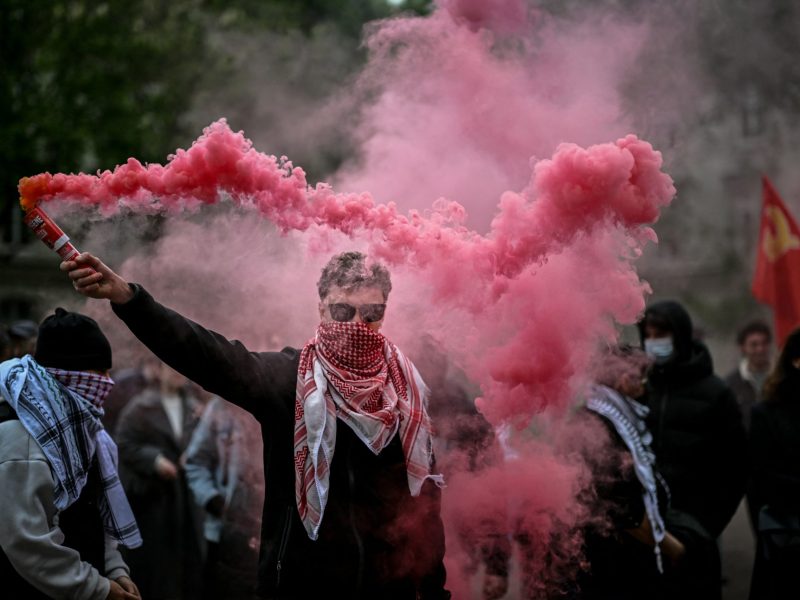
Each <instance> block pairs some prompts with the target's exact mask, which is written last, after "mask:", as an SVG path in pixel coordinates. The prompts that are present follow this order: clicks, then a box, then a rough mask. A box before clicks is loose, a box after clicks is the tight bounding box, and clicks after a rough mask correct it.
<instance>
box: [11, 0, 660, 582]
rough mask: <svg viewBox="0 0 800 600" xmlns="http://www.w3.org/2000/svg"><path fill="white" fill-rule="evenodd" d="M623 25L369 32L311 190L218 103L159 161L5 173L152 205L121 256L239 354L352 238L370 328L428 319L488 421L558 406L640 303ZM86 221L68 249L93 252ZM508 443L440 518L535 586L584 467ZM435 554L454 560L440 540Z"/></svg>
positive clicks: (60, 189)
mask: <svg viewBox="0 0 800 600" xmlns="http://www.w3.org/2000/svg"><path fill="white" fill-rule="evenodd" d="M574 27H578V26H574ZM608 35H613V36H614V37H615V39H616V40H617V41H618V42H619V43H617V44H615V45H614V47H613V49H609V45H607V44H606V37H607V36H608ZM577 40H580V41H579V42H578V41H577ZM642 40H643V32H642V29H641V27H634V26H623V25H613V24H608V27H607V28H605V29H602V30H599V29H594V28H589V27H586V28H585V29H581V31H580V32H577V33H576V31H575V30H574V29H571V30H570V31H565V30H564V28H563V27H561V26H559V25H558V24H555V23H551V22H548V21H547V20H546V19H544V18H543V17H542V16H541V15H539V14H538V13H537V12H536V11H533V10H532V9H530V8H529V7H528V6H527V5H526V4H525V3H523V2H521V1H510V0H509V1H501V0H495V1H493V2H468V1H461V2H459V1H456V0H448V1H443V2H441V5H440V6H439V8H438V9H437V10H436V11H435V12H434V13H433V14H432V15H431V16H430V17H427V18H412V17H408V18H399V19H394V20H389V21H386V22H381V23H378V24H375V25H374V27H373V28H372V30H371V32H370V34H369V36H368V38H367V46H368V49H369V51H370V57H371V59H370V62H369V64H368V65H367V67H366V69H365V71H364V73H363V74H362V77H361V78H360V80H359V86H361V88H362V89H365V90H366V89H369V90H371V92H372V93H374V94H375V96H374V99H373V101H372V103H371V104H370V105H369V106H367V107H366V108H364V109H363V110H364V113H363V117H364V118H363V121H362V129H360V130H359V131H357V132H356V133H355V138H356V139H357V140H359V141H360V142H361V156H360V160H358V161H355V160H354V161H353V162H351V163H349V164H348V165H346V166H345V168H344V169H343V170H341V171H340V172H339V173H338V174H337V176H336V177H335V178H334V180H333V182H334V183H333V187H332V186H331V185H327V184H318V185H315V186H310V185H309V184H308V182H307V180H306V176H305V173H304V172H303V170H302V168H301V166H296V165H293V164H292V163H291V162H289V161H288V160H286V159H283V158H276V157H275V156H271V155H267V154H262V153H261V152H258V151H257V150H256V149H255V148H253V146H252V144H251V143H250V142H249V141H248V140H247V138H246V137H245V136H244V135H243V134H242V133H236V132H234V131H232V130H231V129H230V128H229V127H228V125H227V124H226V122H225V121H218V122H216V123H213V124H212V125H211V126H209V127H208V128H207V129H206V130H205V132H204V134H203V135H202V136H201V137H200V138H199V139H198V140H197V141H196V142H195V143H194V144H193V145H192V147H191V148H189V149H188V150H185V151H183V150H179V151H178V152H177V153H176V154H175V155H174V156H173V157H171V158H170V160H169V161H168V162H167V163H166V164H164V165H163V166H162V165H156V164H151V165H142V164H141V163H139V162H138V161H136V160H135V159H130V160H129V161H128V163H126V164H124V165H121V166H119V167H117V168H116V169H114V170H113V171H106V172H103V173H100V174H98V175H85V174H80V175H62V174H58V175H54V176H50V175H48V174H44V175H38V176H35V177H33V178H31V179H28V180H26V181H23V182H22V183H21V186H20V191H21V193H22V195H23V196H24V197H25V198H26V199H27V200H29V201H35V200H39V201H43V202H51V201H52V202H55V201H57V203H58V204H59V206H60V208H59V209H58V210H59V211H60V212H61V214H66V213H68V212H69V211H71V210H74V208H75V205H76V204H78V205H84V206H88V207H91V208H92V209H94V208H96V209H97V211H96V215H95V216H94V217H93V218H96V219H99V218H113V222H115V223H116V222H120V221H124V218H125V217H126V216H128V215H131V214H136V213H145V214H152V213H156V212H165V213H166V214H167V224H166V226H165V234H164V236H163V237H162V239H161V240H160V241H159V242H158V244H157V245H156V247H155V249H154V252H155V254H154V255H153V254H148V255H146V256H145V255H136V254H135V253H134V254H132V255H131V256H130V257H129V258H128V260H127V262H126V264H125V265H124V266H123V268H122V269H121V270H122V272H123V273H124V274H126V275H127V276H128V277H129V278H130V277H134V278H141V280H142V282H143V283H145V284H146V285H147V286H148V288H149V289H151V290H152V291H153V292H154V293H155V294H156V295H157V297H158V296H159V294H161V296H160V298H161V299H162V300H163V301H165V302H166V303H168V304H172V305H173V306H175V308H178V309H179V310H182V311H184V312H185V313H187V314H188V315H189V316H192V317H194V318H197V319H198V320H201V322H203V323H205V324H208V325H210V326H212V327H213V328H216V329H218V330H220V331H222V332H223V333H225V334H226V335H229V336H232V337H233V336H238V337H241V338H242V339H244V341H245V342H247V343H250V344H256V345H257V346H256V347H254V349H262V348H263V349H266V347H265V344H267V345H277V344H291V345H293V346H297V347H299V346H301V345H302V343H303V342H304V341H305V339H306V338H307V337H308V336H310V335H311V334H312V332H313V330H314V319H315V314H314V310H315V304H316V299H315V298H314V289H313V283H314V282H315V281H316V278H317V276H318V272H319V266H320V265H321V264H322V263H323V262H324V261H325V260H326V259H327V256H328V255H329V254H330V253H331V252H332V251H335V250H339V249H345V248H352V247H357V248H360V249H364V250H366V251H367V252H368V253H369V254H370V255H371V256H373V257H374V258H377V259H380V260H383V261H385V262H386V263H387V264H388V265H389V266H390V269H391V270H392V274H393V276H394V278H395V283H394V289H395V291H394V292H392V297H391V298H390V303H389V309H388V317H387V325H386V333H387V336H388V337H390V338H392V339H393V340H395V341H396V342H397V343H398V345H399V346H401V347H402V346H403V344H404V343H405V342H408V343H412V342H413V341H414V340H417V339H418V338H419V337H420V336H421V335H422V334H423V333H427V334H430V335H431V336H432V337H433V338H435V339H436V340H438V342H439V343H440V345H441V348H442V350H443V351H444V352H445V354H446V355H447V357H448V359H449V360H451V361H452V362H453V363H454V364H457V365H458V366H460V367H461V368H462V369H463V370H464V372H465V373H466V374H467V376H468V378H469V379H470V380H471V381H473V382H474V383H476V384H477V385H478V386H480V398H479V399H478V401H477V405H478V407H479V409H480V410H481V412H482V413H483V414H484V415H485V416H486V418H487V419H488V420H489V421H490V423H491V424H492V425H493V426H495V427H496V428H501V427H506V426H515V427H524V426H526V425H527V424H528V423H529V422H530V420H531V418H532V417H533V416H534V415H536V414H537V413H540V412H542V411H545V412H547V413H550V414H552V415H555V416H558V415H560V414H561V413H563V412H564V410H565V409H566V408H567V407H568V406H569V404H570V403H571V402H572V401H573V400H574V398H575V396H576V394H578V393H579V392H580V390H581V389H582V387H583V385H584V384H585V383H586V377H587V376H588V374H589V373H590V371H591V369H590V367H591V365H592V364H593V360H594V357H595V356H596V354H597V351H598V349H599V348H602V347H604V346H606V345H608V344H613V343H614V342H615V341H616V339H617V336H618V327H619V325H623V324H630V323H633V322H634V321H635V320H636V318H637V317H638V316H639V315H640V314H641V312H642V310H643V308H644V300H645V295H646V294H647V293H648V291H649V288H648V285H647V284H646V283H645V282H643V281H641V280H640V279H639V277H638V275H637V272H636V268H635V266H634V263H635V260H636V259H637V258H638V257H639V256H640V255H641V253H642V252H643V251H644V249H645V247H646V246H647V245H648V243H649V242H651V241H655V234H654V232H653V230H652V229H651V228H650V225H652V224H653V223H655V222H656V221H657V220H658V218H659V215H660V212H661V210H662V209H664V208H665V207H666V206H668V205H669V203H670V202H671V200H672V198H673V196H674V194H675V189H674V187H673V185H672V180H671V179H670V177H669V176H668V175H666V174H665V173H664V172H663V171H662V159H661V155H660V154H659V153H658V152H656V151H655V150H653V148H652V147H651V146H650V145H649V144H648V143H647V142H645V141H643V140H640V139H638V138H637V137H635V136H634V135H626V134H628V133H629V130H628V125H627V124H625V123H624V122H623V120H622V118H621V111H620V103H619V100H618V98H617V96H616V86H617V85H618V84H619V78H620V74H621V73H622V71H623V70H624V69H625V68H626V67H627V66H629V65H630V64H631V61H633V59H634V58H635V56H636V53H637V51H638V49H639V48H640V46H641V44H642ZM266 149H267V150H269V148H266ZM544 156H550V157H551V158H547V159H541V157H544ZM537 157H538V158H537ZM343 190H344V191H343ZM210 205H219V206H217V207H215V208H210ZM182 211H188V212H189V213H190V214H191V218H190V220H189V221H187V220H185V219H183V218H182V217H181V215H180V214H179V213H181V212H182ZM204 215H207V216H204ZM257 215H258V216H261V217H263V218H264V219H265V221H259V220H257V219H256V216H257ZM267 221H268V222H270V223H272V224H274V226H275V228H276V229H277V230H279V231H280V232H282V233H283V237H279V236H278V235H277V233H276V231H275V229H273V228H272V226H271V225H270V224H269V223H267ZM68 224H69V219H68V218H67V219H65V226H66V225H68ZM123 226H124V225H123ZM103 227H104V226H103V224H102V223H101V224H99V225H98V229H97V230H98V231H100V230H101V229H102V228H103ZM112 229H113V228H112ZM104 231H106V232H108V228H106V229H104ZM265 232H266V233H265ZM103 237H104V236H101V235H99V234H97V235H90V236H89V240H88V243H86V242H84V244H83V246H84V248H85V249H86V250H89V251H91V252H94V253H96V254H98V255H100V256H103V253H104V251H105V248H106V247H107V246H108V245H109V244H110V243H111V238H110V237H109V239H107V240H103V239H102V238H103ZM287 322H288V324H287ZM432 401H433V402H435V401H436V399H435V398H434V399H433V400H432ZM514 450H515V454H516V457H509V458H508V459H507V460H506V462H505V464H504V465H502V466H495V467H493V468H492V469H490V471H489V472H486V473H483V474H481V475H480V476H479V477H480V478H481V479H480V485H478V484H476V482H475V481H474V476H472V475H469V474H466V473H465V474H459V473H457V474H455V475H454V476H453V477H452V478H451V479H452V480H451V486H452V488H451V489H452V491H453V493H452V494H451V496H450V497H451V498H452V500H448V499H447V497H446V498H445V505H446V507H445V508H446V515H447V517H448V519H449V521H448V525H449V526H451V527H455V526H454V525H452V524H453V523H458V524H459V525H458V526H459V527H465V526H466V527H469V526H473V525H474V526H475V527H478V524H477V523H475V524H470V520H471V519H472V518H473V516H474V515H478V514H482V515H495V517H494V518H490V519H489V523H490V525H488V526H489V527H490V528H494V529H496V530H497V532H498V533H504V532H508V531H510V530H512V529H514V530H515V532H516V534H517V537H518V538H520V539H529V540H533V544H532V545H529V546H528V548H527V550H526V551H525V552H521V553H520V556H519V557H518V558H519V562H520V567H521V569H522V570H523V571H527V572H528V573H529V575H531V579H533V580H538V581H539V582H540V585H541V587H542V589H541V590H539V592H537V593H544V591H543V590H544V589H545V588H546V587H547V586H550V585H552V586H558V585H559V578H560V577H562V576H563V577H568V574H567V573H566V572H562V569H567V568H568V567H569V566H570V565H573V564H576V563H577V561H576V560H575V559H576V558H577V555H578V553H579V548H580V540H579V539H578V538H577V537H576V533H575V531H576V528H577V527H578V526H579V525H580V524H581V523H582V522H584V521H585V520H586V519H588V518H590V515H588V514H587V512H586V509H585V507H584V506H583V505H582V504H581V502H580V501H579V500H578V498H579V497H580V496H581V494H580V492H581V490H582V489H583V487H584V486H585V485H586V481H585V473H584V472H583V468H582V466H581V464H580V462H579V461H575V460H572V459H570V460H567V459H565V458H563V457H562V456H561V455H560V454H557V452H556V450H555V449H554V448H553V447H552V446H550V445H548V444H546V443H544V442H541V441H539V442H536V443H530V442H520V443H519V444H517V445H516V446H515V448H514ZM482 490H483V491H482ZM488 490H491V491H492V493H490V494H488V493H487V491H488ZM465 523H466V525H465ZM481 526H482V527H486V526H487V525H486V522H485V521H484V522H483V523H482V524H481ZM450 531H451V530H450V529H449V530H448V535H449V534H450ZM448 548H449V549H450V550H449V551H450V555H449V556H448V560H449V561H450V563H451V567H452V570H451V572H453V573H457V572H458V563H459V561H460V560H462V559H463V558H464V557H463V556H462V552H461V549H460V548H459V543H458V538H457V536H455V535H452V536H450V538H449V539H448ZM546 556H548V557H549V558H547V559H546V558H545V557H546ZM553 557H557V558H553ZM459 585H462V584H458V583H454V584H452V587H453V588H454V591H455V592H456V594H457V596H456V597H464V596H466V595H467V594H468V593H469V591H468V590H467V589H458V586H459Z"/></svg>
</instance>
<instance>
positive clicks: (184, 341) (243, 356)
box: [111, 284, 277, 418]
mask: <svg viewBox="0 0 800 600" xmlns="http://www.w3.org/2000/svg"><path fill="white" fill-rule="evenodd" d="M131 288H132V289H133V291H134V296H133V298H132V299H131V300H130V301H129V302H126V303H125V304H113V303H112V305H111V307H112V309H113V310H114V312H115V313H116V315H117V316H118V317H119V318H120V319H122V321H123V322H124V323H125V324H126V325H127V326H128V328H129V329H130V330H131V332H132V333H133V334H134V335H135V336H136V337H137V338H138V339H139V340H140V341H141V342H142V343H143V344H144V345H145V346H147V347H148V348H149V349H150V350H151V351H152V352H153V354H155V355H156V356H158V357H159V358H160V359H161V360H163V361H164V362H165V363H167V364H168V365H169V366H171V367H172V368H173V369H175V370H176V371H178V372H180V373H181V374H183V375H185V376H186V377H188V378H189V379H191V380H192V381H194V382H195V383H198V384H199V385H201V386H202V387H203V388H205V389H206V390H208V391H209V392H211V393H212V394H216V395H218V396H220V397H222V398H225V399H226V400H229V401H230V402H233V403H234V404H237V405H239V406H241V407H242V408H244V409H245V410H247V411H249V412H251V413H253V414H254V415H255V416H256V418H259V415H260V413H261V411H262V410H263V408H264V407H263V402H264V401H269V400H270V399H271V400H273V401H277V400H276V398H275V394H274V393H272V394H270V391H271V390H275V389H276V386H275V381H274V379H275V377H276V374H275V373H274V372H273V370H271V369H270V366H269V361H265V360H263V359H261V355H259V354H258V353H255V352H250V351H249V350H248V349H247V348H245V347H244V345H243V344H242V343H241V342H239V341H230V340H228V339H227V338H225V337H224V336H222V335H220V334H218V333H215V332H214V331H211V330H208V329H206V328H204V327H203V326H201V325H199V324H197V323H195V322H194V321H191V320H190V319H187V318H186V317H184V316H183V315H180V314H178V313H177V312H175V311H174V310H171V309H169V308H167V307H165V306H163V305H161V304H159V303H158V302H156V301H155V300H154V299H153V297H152V296H151V295H150V294H148V293H147V291H146V290H145V289H144V288H142V287H141V286H139V285H136V284H131ZM255 399H258V400H259V405H256V403H255Z"/></svg>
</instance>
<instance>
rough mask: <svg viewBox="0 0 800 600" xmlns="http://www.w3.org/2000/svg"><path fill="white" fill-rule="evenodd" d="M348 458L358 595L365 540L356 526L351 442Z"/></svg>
mask: <svg viewBox="0 0 800 600" xmlns="http://www.w3.org/2000/svg"><path fill="white" fill-rule="evenodd" d="M347 454H348V457H347V458H348V460H347V479H348V482H349V484H350V511H349V512H350V527H351V528H352V530H353V537H354V538H355V540H356V547H357V548H358V576H357V577H356V595H358V594H360V593H361V586H362V585H363V578H364V542H363V541H362V539H361V536H360V535H359V533H358V528H357V527H356V518H355V517H356V515H355V506H354V504H355V503H354V499H355V483H356V474H355V472H354V471H353V444H352V443H351V444H350V448H348V452H347Z"/></svg>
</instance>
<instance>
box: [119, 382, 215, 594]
mask: <svg viewBox="0 0 800 600" xmlns="http://www.w3.org/2000/svg"><path fill="white" fill-rule="evenodd" d="M182 403H183V424H182V429H183V432H182V435H181V438H180V439H176V437H175V434H174V433H173V430H172V426H171V425H170V423H169V419H168V417H167V413H166V411H165V410H164V407H163V404H162V403H161V394H160V392H159V391H158V390H157V389H149V390H145V391H144V392H142V393H141V394H139V395H138V396H136V397H134V398H132V399H131V400H130V402H128V403H127V405H126V406H125V408H124V409H123V410H122V412H121V413H120V416H119V419H118V421H117V435H116V438H117V444H118V445H119V475H120V479H121V481H122V485H123V486H124V488H125V493H126V494H127V496H128V500H129V501H130V504H131V508H132V509H133V514H134V516H135V517H136V522H137V523H138V524H139V531H141V533H142V540H143V542H144V544H143V545H142V547H141V548H136V549H134V550H123V556H124V557H125V560H126V562H127V563H128V566H129V567H130V569H131V573H132V575H133V577H134V578H135V579H134V581H136V584H137V585H138V586H139V591H140V592H141V593H142V597H143V598H186V599H190V598H197V597H199V596H200V593H201V592H202V590H201V583H200V582H201V581H202V580H201V571H202V560H201V556H202V541H203V536H202V519H203V515H202V513H201V511H200V509H199V507H197V506H196V505H195V503H194V502H193V501H192V498H191V495H190V492H189V487H188V484H187V481H186V476H185V474H184V473H183V470H182V469H180V470H179V472H178V477H177V478H176V479H172V480H164V479H162V478H161V477H160V476H159V475H158V474H157V473H156V468H155V461H156V457H157V456H158V455H159V454H161V455H163V456H164V457H165V458H167V459H169V460H170V461H172V463H173V464H175V465H180V459H181V454H183V452H184V451H185V450H186V447H187V446H188V444H189V439H190V438H191V436H192V431H193V430H194V428H195V427H196V425H197V421H198V418H197V416H196V414H195V408H194V407H195V401H194V400H193V399H192V398H191V397H188V396H186V395H183V397H182Z"/></svg>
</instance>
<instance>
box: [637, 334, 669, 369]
mask: <svg viewBox="0 0 800 600" xmlns="http://www.w3.org/2000/svg"><path fill="white" fill-rule="evenodd" d="M644 351H645V352H646V353H647V354H648V355H649V356H651V357H653V360H655V362H656V364H657V365H663V364H664V363H665V362H667V361H668V360H669V359H670V358H671V357H672V353H673V352H674V347H673V345H672V338H671V337H663V338H649V339H646V340H645V341H644Z"/></svg>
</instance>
